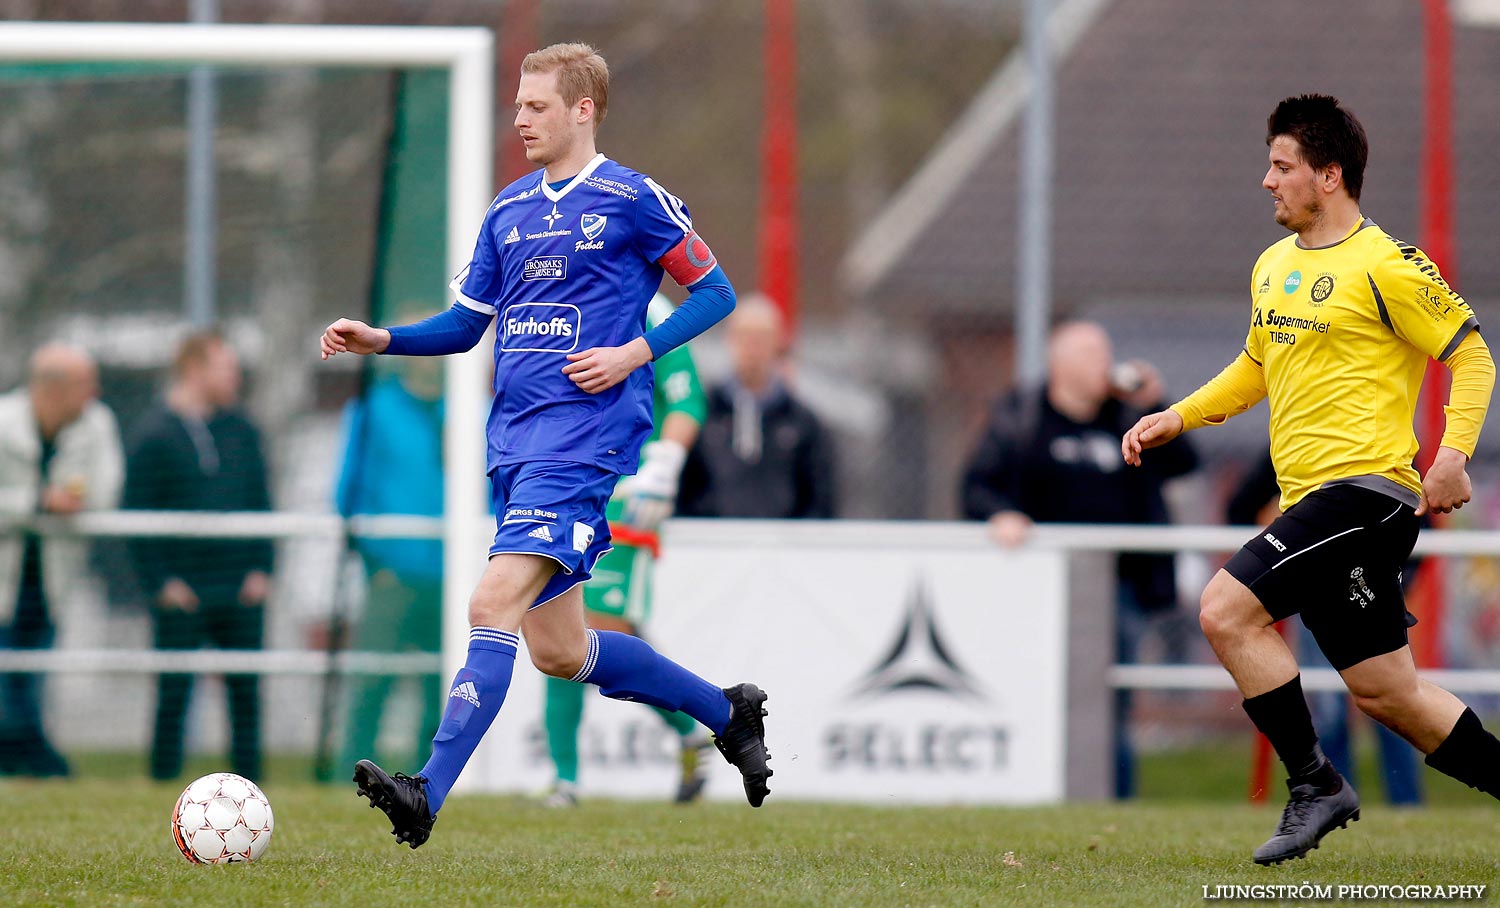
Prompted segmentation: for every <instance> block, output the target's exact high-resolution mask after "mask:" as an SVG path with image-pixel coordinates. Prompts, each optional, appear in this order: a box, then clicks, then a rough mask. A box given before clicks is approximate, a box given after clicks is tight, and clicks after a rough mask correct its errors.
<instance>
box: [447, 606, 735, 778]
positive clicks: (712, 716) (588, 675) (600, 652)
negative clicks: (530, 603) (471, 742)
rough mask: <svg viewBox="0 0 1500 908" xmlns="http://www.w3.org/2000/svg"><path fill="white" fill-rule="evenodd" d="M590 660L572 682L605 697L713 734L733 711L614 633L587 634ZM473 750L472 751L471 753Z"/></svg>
mask: <svg viewBox="0 0 1500 908" xmlns="http://www.w3.org/2000/svg"><path fill="white" fill-rule="evenodd" d="M588 634H589V650H588V656H587V658H586V659H585V660H584V663H583V668H581V669H579V671H578V674H576V675H574V676H573V680H574V681H586V682H588V683H589V684H595V685H598V687H599V690H600V692H602V693H603V694H604V696H606V697H609V698H611V699H614V700H633V701H635V702H637V703H645V704H648V705H650V706H656V707H660V708H661V709H667V710H675V711H677V712H684V713H687V714H688V715H690V716H692V717H693V718H694V719H697V720H698V721H699V722H701V723H703V724H704V725H706V726H707V727H708V728H709V730H710V731H712V732H713V733H714V734H715V735H722V734H723V733H724V726H726V725H728V724H729V716H730V713H731V712H732V711H733V709H732V707H731V706H730V705H729V698H728V697H726V696H724V691H722V690H720V689H719V688H717V687H715V686H713V685H712V684H710V683H708V682H707V681H705V680H703V679H702V678H700V677H698V676H697V675H695V674H693V673H692V672H690V671H688V670H687V669H685V668H683V667H682V666H680V665H678V664H677V663H676V662H673V661H672V660H671V659H668V658H667V657H665V656H663V655H661V654H660V653H658V652H657V651H656V650H654V649H652V648H651V644H649V643H647V642H646V641H644V640H642V639H640V638H639V637H632V636H630V635H629V634H621V633H617V632H615V631H595V630H590V631H589V632H588ZM470 749H471V750H472V747H471V748H470Z"/></svg>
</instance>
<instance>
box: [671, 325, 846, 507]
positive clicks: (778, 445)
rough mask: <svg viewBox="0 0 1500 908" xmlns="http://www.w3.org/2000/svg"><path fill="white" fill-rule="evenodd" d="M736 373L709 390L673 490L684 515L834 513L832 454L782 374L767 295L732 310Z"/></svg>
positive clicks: (777, 329) (780, 343)
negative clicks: (702, 418)
mask: <svg viewBox="0 0 1500 908" xmlns="http://www.w3.org/2000/svg"><path fill="white" fill-rule="evenodd" d="M725 324H726V325H727V328H728V341H729V349H730V354H731V357H732V359H733V364H734V377H733V378H732V379H730V380H729V381H728V382H726V383H724V384H722V385H719V386H718V387H715V388H712V389H710V390H709V392H708V417H707V421H706V422H704V424H703V430H702V432H701V433H700V434H699V435H698V443H697V444H696V445H695V446H694V447H693V449H692V451H691V452H690V453H689V454H688V459H687V465H686V466H685V467H684V468H683V471H682V484H681V486H680V487H679V489H678V493H677V494H678V499H677V513H678V514H679V515H681V516H683V517H767V518H790V517H813V518H830V517H832V516H833V512H834V480H833V452H832V449H831V445H830V442H829V439H828V433H827V431H826V430H825V429H824V428H823V426H822V424H821V423H820V422H819V421H818V418H817V417H816V416H814V415H813V413H812V411H811V410H809V409H808V408H807V407H806V406H804V405H802V404H801V403H799V402H798V401H797V399H796V398H795V397H793V396H792V394H791V392H790V391H789V390H788V388H787V385H786V378H785V374H784V353H785V334H784V328H783V324H782V319H781V314H780V312H779V311H778V310H777V309H776V306H775V305H774V304H773V303H772V302H771V301H770V300H769V299H767V298H766V297H764V296H758V297H751V298H749V299H747V300H743V301H741V302H740V304H739V305H738V306H737V307H736V308H735V310H734V313H733V314H732V315H730V316H729V318H728V319H727V320H726V322H725Z"/></svg>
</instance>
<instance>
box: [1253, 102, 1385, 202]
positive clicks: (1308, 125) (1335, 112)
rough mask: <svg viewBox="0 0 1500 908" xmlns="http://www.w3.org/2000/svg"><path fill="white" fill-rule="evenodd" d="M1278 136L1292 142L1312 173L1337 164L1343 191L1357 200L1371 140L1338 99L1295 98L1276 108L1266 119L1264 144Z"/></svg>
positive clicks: (1357, 119) (1356, 118) (1361, 186)
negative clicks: (1300, 150)
mask: <svg viewBox="0 0 1500 908" xmlns="http://www.w3.org/2000/svg"><path fill="white" fill-rule="evenodd" d="M1277 136H1287V137H1289V138H1291V139H1295V140H1296V142H1297V145H1298V146H1299V147H1301V149H1302V157H1303V158H1304V159H1305V160H1306V161H1307V163H1308V164H1309V165H1311V166H1312V168H1313V169H1314V170H1322V169H1323V168H1325V167H1327V166H1328V165H1330V164H1338V165H1339V166H1340V167H1342V168H1343V170H1344V188H1345V189H1346V190H1348V191H1349V198H1351V199H1353V200H1354V201H1356V202H1358V201H1359V191H1360V189H1361V188H1363V187H1364V183H1365V162H1366V161H1368V160H1369V158H1370V141H1369V140H1368V139H1367V138H1365V128H1364V127H1363V126H1361V125H1360V122H1359V118H1358V117H1356V116H1355V115H1354V113H1353V112H1352V111H1350V110H1349V109H1348V108H1347V107H1343V106H1341V105H1340V104H1339V99H1338V98H1335V97H1332V96H1330V95H1297V96H1295V97H1291V98H1287V99H1286V100H1284V101H1282V102H1281V103H1280V104H1277V105H1276V110H1275V111H1273V112H1272V113H1271V116H1270V117H1268V118H1266V144H1267V145H1270V144H1271V143H1272V142H1273V141H1275V140H1276V137H1277Z"/></svg>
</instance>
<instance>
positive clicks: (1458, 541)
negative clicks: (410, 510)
mask: <svg viewBox="0 0 1500 908" xmlns="http://www.w3.org/2000/svg"><path fill="white" fill-rule="evenodd" d="M836 523H838V524H839V525H840V526H841V527H849V528H854V527H857V528H858V529H859V530H860V532H861V533H862V534H863V535H865V536H866V537H869V538H888V539H890V540H891V541H899V542H900V543H901V544H904V545H910V546H911V547H913V548H918V549H929V548H930V549H951V548H955V547H956V548H973V547H981V546H989V545H990V544H991V543H990V542H989V541H988V540H987V538H986V536H985V531H984V527H983V526H982V525H979V524H973V523H938V522H930V521H836ZM23 531H34V532H38V533H41V534H43V535H57V536H66V537H72V538H122V537H135V538H142V537H155V538H214V539H321V540H326V541H337V540H340V539H343V538H344V537H345V534H346V533H348V534H349V535H353V536H359V537H365V538H383V539H439V538H442V535H443V520H442V518H439V517H415V516H407V515H394V514H387V515H358V516H353V517H349V518H343V517H340V516H339V515H337V514H307V513H294V512H285V511H268V512H214V511H98V512H91V513H84V514H79V515H75V516H70V517H58V516H37V517H30V516H28V517H7V516H0V535H5V534H9V533H16V532H23ZM1256 532H1257V528H1256V527H1248V526H1245V527H1234V526H1115V525H1098V524H1068V525H1059V524H1053V525H1040V526H1037V527H1035V528H1034V530H1033V532H1032V534H1031V537H1030V540H1029V542H1028V543H1027V544H1028V545H1029V546H1033V547H1036V548H1042V549H1052V550H1065V551H1088V552H1108V551H1140V552H1199V553H1215V552H1230V551H1234V550H1236V549H1238V548H1239V547H1240V546H1241V545H1243V544H1244V543H1245V541H1246V540H1248V539H1249V538H1251V537H1252V536H1254V535H1255V533H1256ZM683 535H691V536H692V537H693V538H694V540H695V542H697V543H699V544H703V543H705V542H708V543H711V544H713V545H722V546H725V547H735V548H738V547H754V546H756V545H761V544H766V543H768V542H770V541H772V540H775V541H778V542H783V543H785V542H791V543H794V544H796V545H798V546H805V547H809V548H816V547H819V546H823V545H829V544H833V543H830V542H829V540H830V537H831V534H829V533H828V522H825V521H751V520H671V521H668V522H667V524H666V525H664V527H663V536H664V539H665V542H666V544H667V546H668V547H670V546H671V542H672V539H673V538H674V537H678V538H681V536H683ZM1416 552H1417V553H1418V554H1424V555H1451V556H1500V531H1494V530H1424V531H1423V532H1422V533H1421V535H1420V536H1419V537H1418V539H1417V545H1416ZM438 665H439V657H438V656H437V655H435V654H431V653H399V654H391V653H363V652H340V653H337V654H330V653H327V652H323V651H318V650H126V649H102V650H76V649H58V650H5V649H0V671H42V672H73V673H102V674H133V673H152V674H154V673H159V672H171V671H181V672H195V673H197V672H204V673H239V672H253V673H260V674H280V675H318V674H323V673H326V672H329V671H336V672H343V673H350V674H369V673H374V674H423V673H428V672H433V671H437V670H438ZM1423 676H1424V677H1427V678H1429V679H1431V680H1433V681H1434V683H1438V684H1441V685H1442V686H1443V687H1446V688H1448V689H1450V690H1457V691H1464V692H1471V693H1500V671H1491V670H1448V671H1424V672H1423ZM1109 682H1110V684H1111V685H1112V686H1114V687H1118V688H1129V689H1136V690H1141V689H1170V690H1233V689H1234V682H1233V680H1232V679H1231V678H1230V677H1229V675H1228V674H1227V673H1226V672H1225V671H1224V670H1223V669H1222V668H1220V667H1219V666H1216V665H1117V666H1114V667H1113V669H1112V670H1111V672H1110V674H1109ZM1303 684H1304V686H1305V687H1306V688H1307V689H1308V690H1342V689H1343V684H1342V681H1341V680H1340V679H1339V676H1338V674H1337V673H1336V672H1334V671H1332V670H1331V669H1308V670H1305V671H1304V672H1303Z"/></svg>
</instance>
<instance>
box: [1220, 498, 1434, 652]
mask: <svg viewBox="0 0 1500 908" xmlns="http://www.w3.org/2000/svg"><path fill="white" fill-rule="evenodd" d="M1418 528H1419V527H1418V520H1417V517H1416V515H1415V512H1414V511H1413V509H1412V507H1411V506H1410V505H1408V504H1405V503H1403V502H1400V501H1397V500H1396V499H1394V498H1392V497H1390V496H1389V495H1385V494H1383V493H1381V492H1376V491H1373V490H1371V489H1366V488H1362V487H1360V486H1355V485H1348V484H1340V485H1333V486H1325V487H1324V488H1321V489H1318V490H1317V491H1315V492H1313V493H1311V494H1310V495H1308V496H1307V497H1306V498H1304V499H1302V500H1301V501H1299V502H1297V503H1296V504H1295V505H1293V506H1292V508H1291V509H1290V510H1288V511H1287V512H1286V513H1285V514H1283V515H1281V516H1280V517H1278V518H1276V520H1275V521H1273V522H1272V523H1271V525H1270V526H1268V527H1266V529H1265V530H1264V531H1263V532H1262V533H1261V534H1260V535H1259V536H1257V537H1255V538H1254V539H1252V540H1250V541H1249V542H1247V543H1245V545H1244V547H1243V548H1241V549H1240V550H1239V551H1238V552H1236V553H1235V555H1234V557H1233V558H1230V559H1229V563H1228V564H1226V565H1224V570H1226V571H1228V572H1229V574H1230V575H1231V576H1233V577H1234V578H1235V579H1236V580H1238V581H1239V582H1241V583H1243V584H1244V585H1245V586H1247V587H1249V588H1250V591H1251V592H1252V593H1254V594H1255V595H1256V597H1257V598H1258V599H1260V602H1261V604H1262V605H1263V606H1265V608H1266V611H1268V612H1270V613H1271V617H1272V618H1275V619H1276V620H1277V621H1280V620H1281V619H1283V618H1286V617H1288V616H1291V615H1295V614H1298V613H1299V612H1300V613H1301V615H1302V623H1303V624H1305V625H1307V629H1308V630H1309V631H1310V632H1311V633H1312V635H1313V638H1314V639H1315V640H1317V641H1318V646H1319V647H1320V648H1321V649H1322V650H1323V655H1325V656H1327V657H1328V661H1329V663H1331V664H1332V665H1333V667H1334V668H1336V669H1339V670H1341V671H1342V670H1343V669H1346V668H1348V667H1350V666H1351V665H1355V664H1357V663H1359V662H1363V661H1364V660H1366V659H1369V658H1371V657H1372V656H1380V655H1383V654H1385V653H1390V652H1395V651H1396V650H1398V649H1400V648H1401V647H1403V646H1405V645H1406V629H1407V628H1409V627H1411V626H1412V625H1413V624H1416V619H1415V618H1413V617H1412V615H1411V613H1409V612H1408V611H1407V610H1406V599H1405V597H1404V596H1403V595H1402V592H1401V571H1402V568H1403V567H1404V566H1405V565H1406V561H1407V558H1408V557H1409V556H1410V555H1411V550H1412V546H1413V545H1415V544H1416V541H1417V530H1418Z"/></svg>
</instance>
